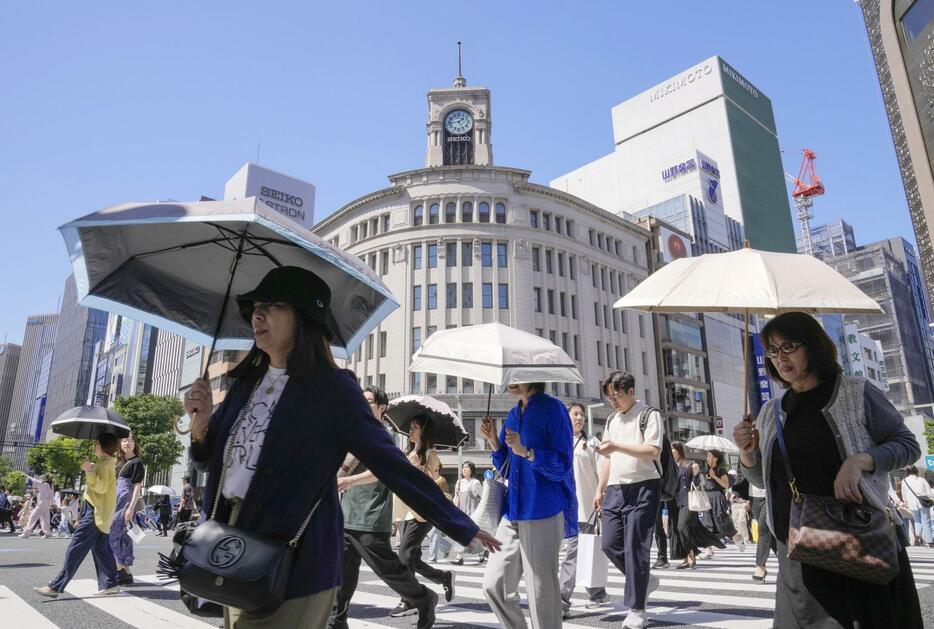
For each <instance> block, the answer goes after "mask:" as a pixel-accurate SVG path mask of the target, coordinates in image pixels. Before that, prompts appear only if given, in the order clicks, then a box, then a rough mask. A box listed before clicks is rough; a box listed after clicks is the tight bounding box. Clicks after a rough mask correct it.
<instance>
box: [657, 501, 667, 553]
mask: <svg viewBox="0 0 934 629" xmlns="http://www.w3.org/2000/svg"><path fill="white" fill-rule="evenodd" d="M667 504H668V503H667V502H662V503H660V504H659V507H658V515H657V516H655V546H657V547H658V559H660V560H662V561H668V536H667V535H665V524H664V522H662V509H664V508H665V505H667ZM669 517H670V516H669Z"/></svg>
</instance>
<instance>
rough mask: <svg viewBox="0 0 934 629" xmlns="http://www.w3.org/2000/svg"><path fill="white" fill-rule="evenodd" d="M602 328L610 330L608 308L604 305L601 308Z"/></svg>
mask: <svg viewBox="0 0 934 629" xmlns="http://www.w3.org/2000/svg"><path fill="white" fill-rule="evenodd" d="M603 327H605V328H606V329H607V330H609V329H610V307H609V306H607V305H606V304H604V306H603Z"/></svg>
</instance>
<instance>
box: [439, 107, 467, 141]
mask: <svg viewBox="0 0 934 629" xmlns="http://www.w3.org/2000/svg"><path fill="white" fill-rule="evenodd" d="M444 128H445V129H447V132H448V133H451V134H453V135H464V134H465V133H469V132H470V130H471V129H473V117H472V116H471V115H470V114H468V113H467V112H466V111H464V110H462V109H458V110H455V111H452V112H451V113H449V114H448V115H447V116H445V118H444Z"/></svg>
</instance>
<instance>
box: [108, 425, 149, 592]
mask: <svg viewBox="0 0 934 629" xmlns="http://www.w3.org/2000/svg"><path fill="white" fill-rule="evenodd" d="M119 458H120V461H121V462H122V465H120V466H119V467H120V471H119V472H118V473H117V507H116V510H115V511H114V517H113V521H112V522H111V523H110V547H111V548H112V549H113V551H114V558H115V559H116V560H117V585H133V575H132V574H130V570H129V568H130V566H132V565H133V540H131V539H130V536H129V535H128V534H127V529H129V528H130V527H131V526H132V524H133V515H134V513H136V501H137V500H139V495H140V491H141V490H142V487H143V478H144V477H145V476H146V468H145V466H144V465H143V460H142V459H141V458H140V457H139V445H137V443H136V439H134V438H133V437H132V436H130V437H126V438H124V439H121V440H120V457H119Z"/></svg>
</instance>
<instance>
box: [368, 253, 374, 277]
mask: <svg viewBox="0 0 934 629" xmlns="http://www.w3.org/2000/svg"><path fill="white" fill-rule="evenodd" d="M367 265H369V267H370V269H372V271H373V272H374V273H376V254H375V253H371V254H370V259H369V261H368V262H367Z"/></svg>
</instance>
